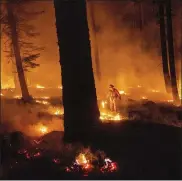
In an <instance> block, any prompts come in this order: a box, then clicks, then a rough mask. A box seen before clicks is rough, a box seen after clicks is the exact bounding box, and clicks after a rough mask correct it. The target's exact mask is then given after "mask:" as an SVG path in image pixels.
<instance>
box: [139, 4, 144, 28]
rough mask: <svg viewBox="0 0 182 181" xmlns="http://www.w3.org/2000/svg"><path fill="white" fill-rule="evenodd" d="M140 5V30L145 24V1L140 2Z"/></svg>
mask: <svg viewBox="0 0 182 181" xmlns="http://www.w3.org/2000/svg"><path fill="white" fill-rule="evenodd" d="M138 6H139V28H140V31H142V30H143V26H144V16H143V2H142V1H140V2H138Z"/></svg>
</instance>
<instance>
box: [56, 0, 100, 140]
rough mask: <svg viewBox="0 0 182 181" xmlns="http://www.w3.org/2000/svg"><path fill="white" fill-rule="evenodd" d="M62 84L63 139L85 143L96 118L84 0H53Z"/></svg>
mask: <svg viewBox="0 0 182 181" xmlns="http://www.w3.org/2000/svg"><path fill="white" fill-rule="evenodd" d="M54 6H55V15H56V27H57V36H58V45H59V53H60V65H61V73H62V85H63V90H62V91H63V106H64V140H65V141H66V142H76V141H81V142H82V143H83V144H87V143H89V142H90V140H91V139H92V135H93V130H94V126H95V125H97V123H98V121H99V116H100V113H99V109H98V105H97V96H96V89H95V82H94V76H93V69H92V60H91V47H90V41H89V31H88V23H87V15H86V2H85V0H77V1H63V0H61V1H60V0H54Z"/></svg>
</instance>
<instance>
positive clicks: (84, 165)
mask: <svg viewBox="0 0 182 181" xmlns="http://www.w3.org/2000/svg"><path fill="white" fill-rule="evenodd" d="M65 170H66V172H72V173H81V174H83V176H88V175H89V173H92V172H96V173H102V174H105V173H112V172H116V171H118V166H117V164H116V163H115V162H113V161H112V160H111V159H110V158H107V157H105V158H103V157H101V156H100V157H98V158H95V159H93V160H91V159H88V158H87V155H86V154H85V153H80V154H79V155H78V156H77V157H76V159H75V161H74V162H73V164H72V165H71V166H69V167H66V169H65Z"/></svg>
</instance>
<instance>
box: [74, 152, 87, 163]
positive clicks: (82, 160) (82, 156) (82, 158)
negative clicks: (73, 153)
mask: <svg viewBox="0 0 182 181" xmlns="http://www.w3.org/2000/svg"><path fill="white" fill-rule="evenodd" d="M76 163H77V164H78V165H82V166H84V165H85V164H87V163H89V161H88V160H87V159H86V156H85V154H83V153H80V154H79V155H78V156H77V158H76Z"/></svg>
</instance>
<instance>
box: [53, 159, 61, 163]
mask: <svg viewBox="0 0 182 181" xmlns="http://www.w3.org/2000/svg"><path fill="white" fill-rule="evenodd" d="M52 161H53V162H54V163H56V164H60V159H58V158H54V159H53V160H52Z"/></svg>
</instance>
